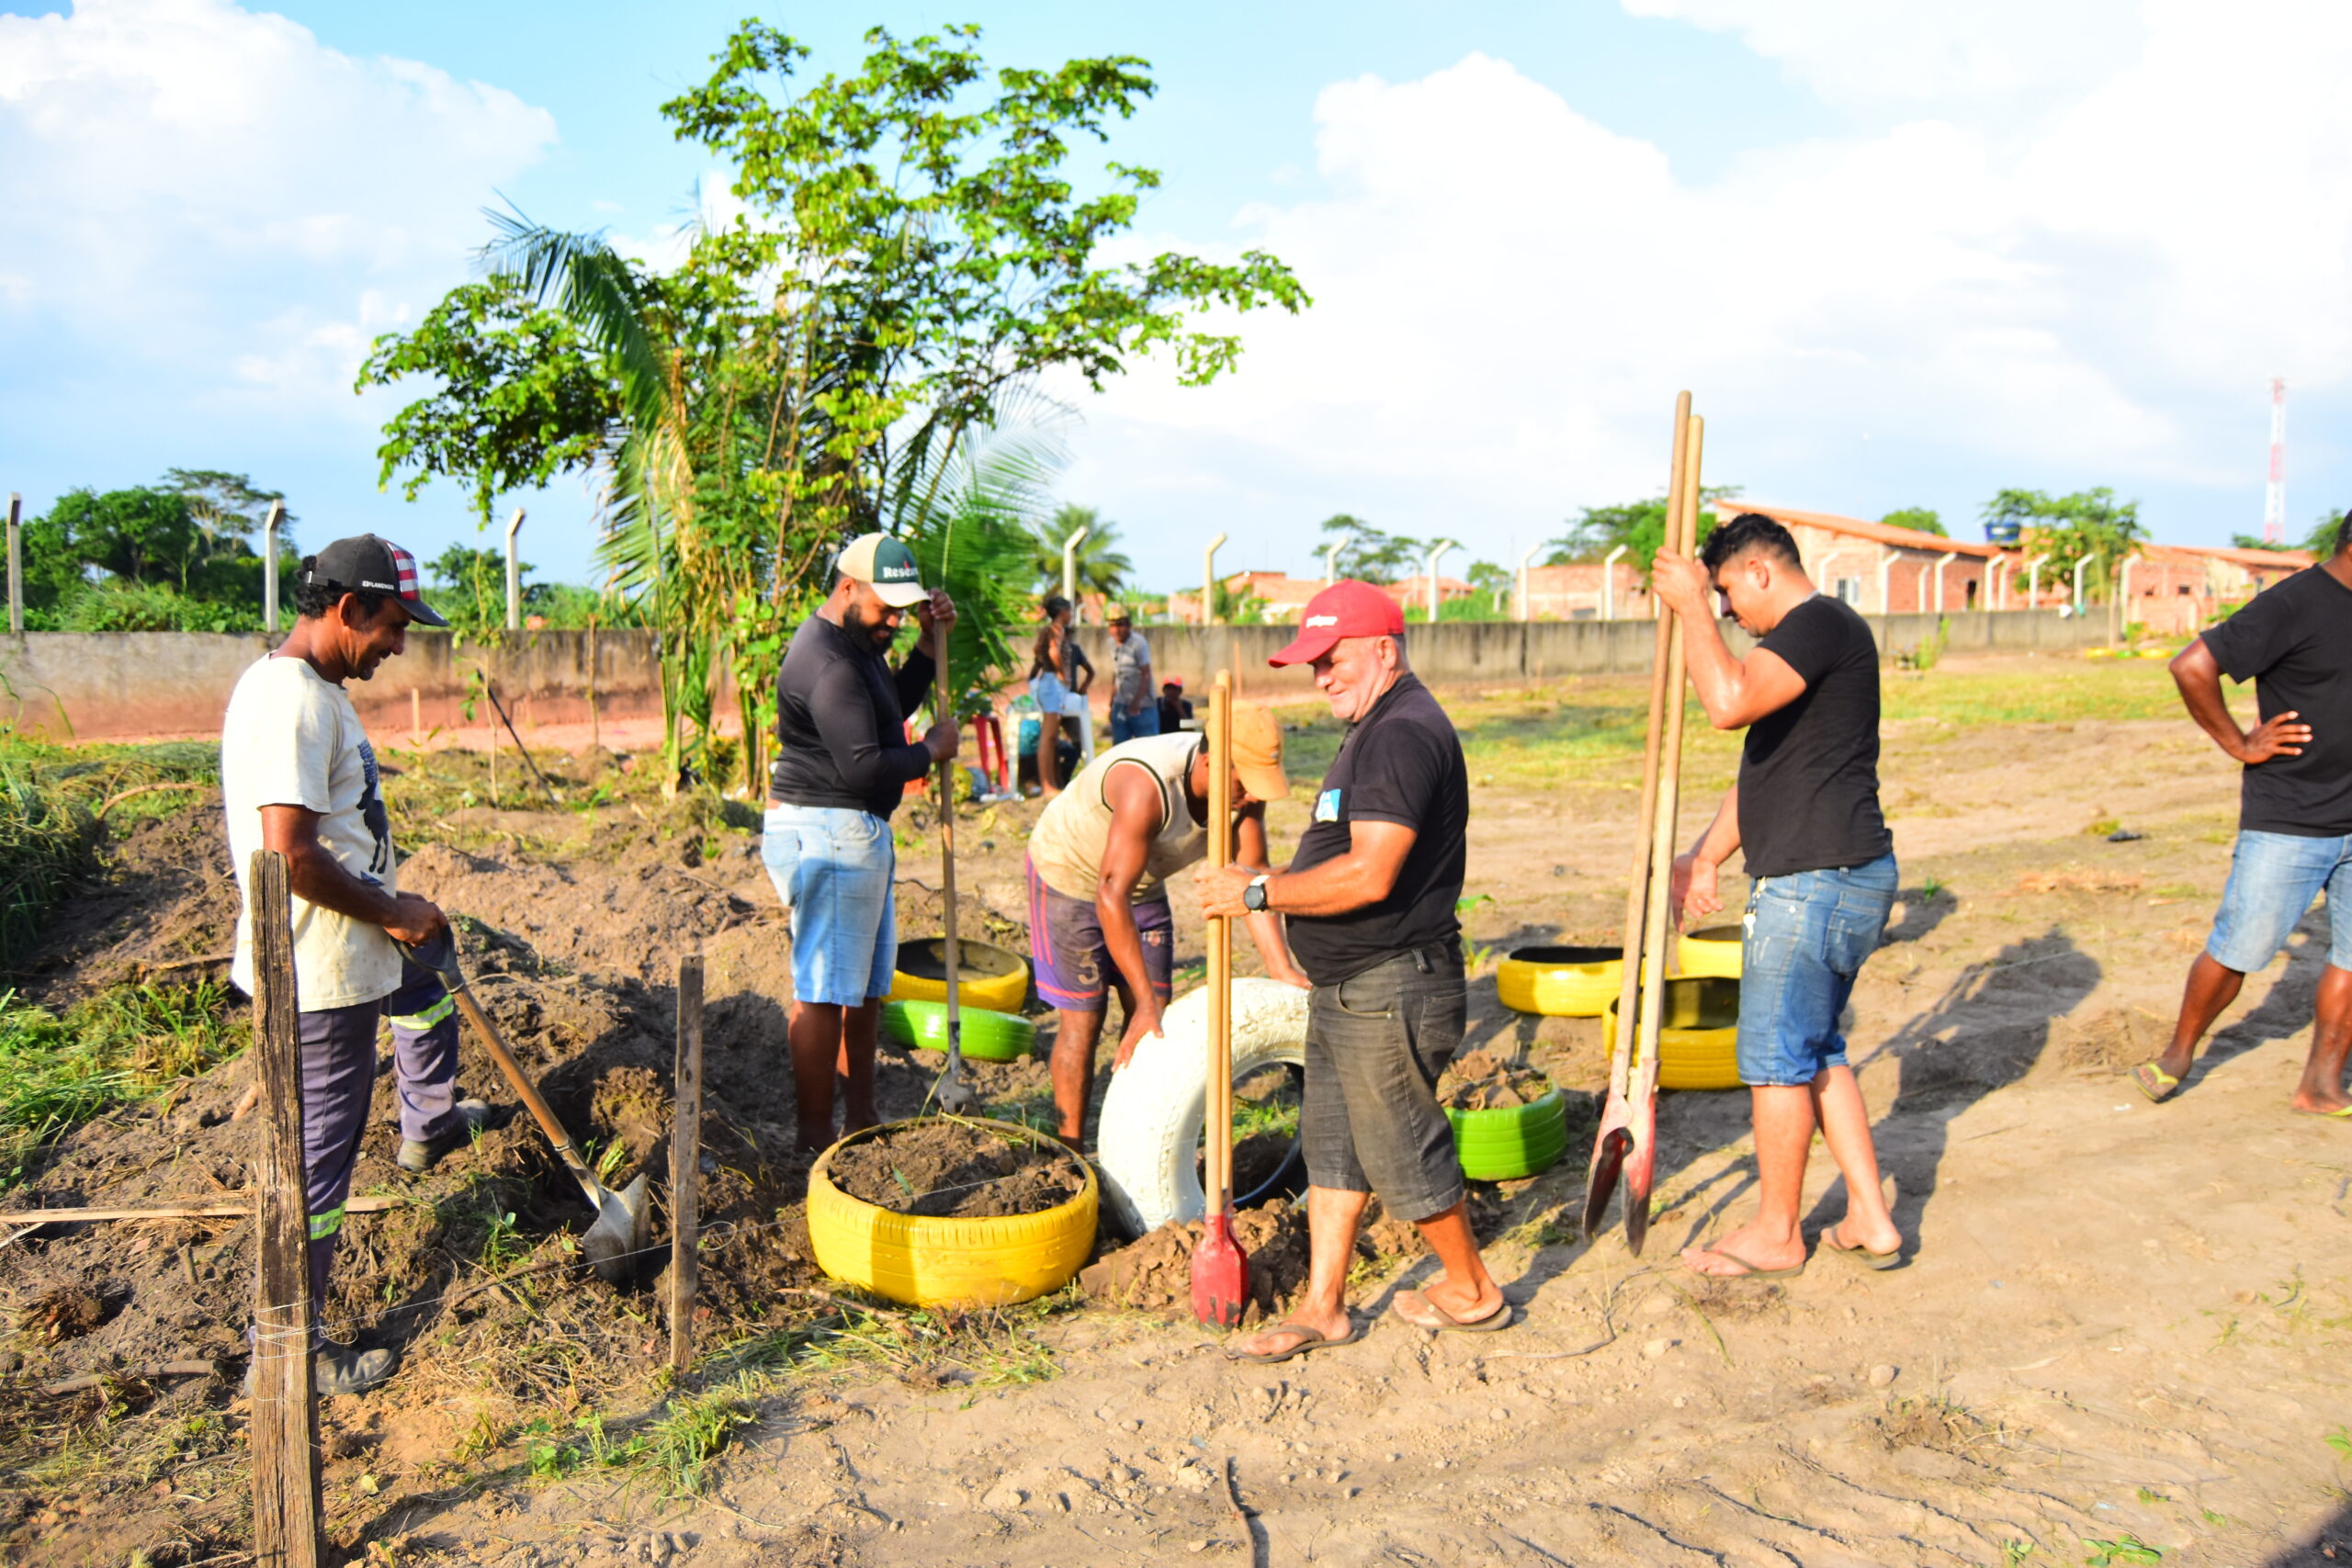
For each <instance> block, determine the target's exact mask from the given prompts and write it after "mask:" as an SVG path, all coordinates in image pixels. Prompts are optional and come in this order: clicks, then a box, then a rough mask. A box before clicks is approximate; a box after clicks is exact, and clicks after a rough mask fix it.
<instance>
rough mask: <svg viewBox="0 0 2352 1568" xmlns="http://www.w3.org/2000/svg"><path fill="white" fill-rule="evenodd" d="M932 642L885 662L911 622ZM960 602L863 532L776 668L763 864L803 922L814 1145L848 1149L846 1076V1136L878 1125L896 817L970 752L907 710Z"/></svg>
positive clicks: (804, 1045)
mask: <svg viewBox="0 0 2352 1568" xmlns="http://www.w3.org/2000/svg"><path fill="white" fill-rule="evenodd" d="M909 610H913V611H914V612H915V615H916V618H917V620H918V621H919V622H920V623H921V624H922V638H921V639H920V640H919V641H918V642H917V643H916V644H915V646H914V649H912V651H910V653H909V654H908V655H907V660H906V662H905V663H903V664H901V665H899V668H898V669H897V671H892V670H891V669H890V667H889V665H888V663H887V662H885V660H887V658H888V654H889V652H890V645H891V643H893V642H894V641H896V640H897V638H898V636H899V627H900V626H902V625H904V624H905V621H906V616H907V612H908V611H909ZM955 625H956V606H955V604H953V603H952V602H951V601H950V600H949V599H948V597H947V595H946V593H945V592H942V591H941V590H938V589H933V590H930V591H929V592H926V591H925V590H924V588H923V586H922V581H921V578H920V574H919V573H918V572H917V571H916V570H915V558H914V554H913V552H912V551H910V550H909V549H908V548H907V547H906V546H905V545H904V544H902V543H900V542H899V540H897V539H894V538H892V537H890V536H888V534H861V535H860V536H857V537H856V538H854V539H852V540H851V541H850V542H849V544H848V545H847V546H846V547H844V548H843V549H842V553H841V554H840V555H839V556H838V557H836V558H834V562H833V588H832V592H831V593H829V594H827V595H826V597H825V602H824V603H823V604H820V605H819V606H818V607H817V612H816V614H814V615H810V616H809V618H808V619H807V620H805V621H803V622H801V623H800V629H799V630H797V631H796V632H794V633H793V634H792V643H791V646H790V647H788V648H787V649H785V654H784V664H783V667H782V668H781V669H779V670H778V671H777V672H776V683H775V685H776V701H775V739H776V751H775V761H774V762H773V763H771V764H770V765H769V768H768V809H767V818H766V823H765V829H766V830H765V833H764V835H763V838H762V840H761V848H760V854H761V859H762V860H763V862H764V863H765V864H766V866H767V872H768V880H769V881H771V882H773V883H775V890H776V896H777V897H780V898H781V899H783V900H784V907H785V908H786V911H787V912H789V914H790V915H791V917H792V1014H791V1017H790V1019H789V1021H787V1022H786V1026H785V1028H786V1036H787V1038H788V1039H789V1041H790V1043H791V1052H792V1083H793V1089H794V1092H795V1093H796V1094H797V1096H798V1100H799V1107H798V1121H799V1123H800V1127H799V1133H800V1145H801V1147H802V1148H803V1149H805V1150H807V1151H809V1153H812V1154H813V1153H815V1152H816V1151H818V1150H820V1149H822V1148H823V1147H824V1146H825V1145H828V1144H830V1143H831V1142H832V1141H833V1074H834V1070H835V1068H836V1067H837V1066H838V1067H839V1069H840V1071H841V1074H842V1077H843V1078H844V1079H845V1080H846V1081H847V1085H848V1089H849V1095H848V1099H849V1104H848V1107H847V1111H848V1118H847V1121H848V1124H847V1126H846V1127H844V1128H843V1131H844V1132H851V1133H854V1132H856V1131H857V1130H858V1129H859V1128H861V1127H871V1126H873V1125H874V1123H875V1122H876V1121H877V1120H879V1117H878V1116H877V1114H876V1111H875V1109H874V1035H875V1031H876V1028H877V1027H879V1025H880V1023H881V1021H882V998H884V997H886V996H888V995H889V994H890V974H891V971H892V969H893V968H894V967H895V966H896V965H897V964H898V957H899V906H898V899H897V896H896V893H895V891H894V879H895V877H896V875H897V873H898V864H899V859H898V850H897V848H896V846H895V844H894V842H893V840H891V837H890V814H891V813H892V812H893V811H896V810H897V809H898V808H899V800H900V799H901V798H902V797H903V796H904V795H905V794H906V787H907V785H908V784H912V783H913V782H914V781H915V780H917V779H919V778H921V777H922V776H923V774H925V773H928V772H930V771H931V767H932V764H933V763H934V762H944V761H949V760H950V759H952V758H953V757H954V756H955V755H956V716H955V715H954V714H952V713H940V714H934V715H933V718H932V726H931V728H930V729H928V730H927V731H925V732H924V734H923V738H922V739H921V740H920V741H917V742H915V743H913V744H912V745H910V744H909V743H908V741H907V739H906V716H907V715H908V714H910V713H911V712H913V711H914V710H915V709H916V708H918V707H920V706H921V705H922V703H923V701H924V699H925V698H926V697H928V696H929V695H930V693H931V685H932V672H933V669H934V667H935V666H934V661H935V660H940V659H943V658H944V656H945V654H946V650H947V634H948V632H949V631H950V630H951V629H952V628H953V627H954V626H955Z"/></svg>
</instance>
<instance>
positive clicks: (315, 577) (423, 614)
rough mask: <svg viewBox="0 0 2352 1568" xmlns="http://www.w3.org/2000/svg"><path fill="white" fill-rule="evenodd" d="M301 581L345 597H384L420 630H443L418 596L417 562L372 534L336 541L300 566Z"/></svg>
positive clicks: (427, 606)
mask: <svg viewBox="0 0 2352 1568" xmlns="http://www.w3.org/2000/svg"><path fill="white" fill-rule="evenodd" d="M302 581H304V582H306V583H310V584H311V585H313V586H316V587H321V588H339V589H341V590H343V591H344V592H346V593H384V594H389V595H390V596H391V597H392V598H394V599H397V600H399V601H400V602H401V604H402V605H403V606H404V607H406V609H407V610H408V614H409V619H411V620H413V621H414V622H416V623H417V624H418V625H419V626H447V625H448V624H449V623H448V622H447V621H445V620H443V619H442V618H441V616H440V615H438V614H437V613H436V612H435V610H434V608H433V606H432V605H430V604H426V603H425V602H424V595H423V594H421V593H419V592H417V587H416V558H415V557H414V556H413V555H411V554H409V553H408V552H407V551H406V550H404V549H402V548H401V547H399V546H398V545H396V544H394V543H392V542H391V541H390V539H379V538H378V537H377V536H375V535H373V534H358V535H355V536H352V537H350V538H348V539H337V540H336V541H335V542H334V544H332V545H329V546H328V547H326V548H325V549H322V550H321V551H320V552H319V553H318V554H317V555H314V556H311V557H310V558H307V559H305V560H304V561H303V562H302Z"/></svg>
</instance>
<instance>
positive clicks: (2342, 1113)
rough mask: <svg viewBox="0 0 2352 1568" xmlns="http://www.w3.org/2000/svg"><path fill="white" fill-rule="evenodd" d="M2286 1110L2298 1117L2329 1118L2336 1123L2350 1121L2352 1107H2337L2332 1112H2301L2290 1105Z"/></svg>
mask: <svg viewBox="0 0 2352 1568" xmlns="http://www.w3.org/2000/svg"><path fill="white" fill-rule="evenodd" d="M2287 1109H2288V1110H2290V1111H2294V1112H2295V1114H2296V1115H2298V1116H2331V1117H2334V1118H2335V1120H2336V1121H2338V1122H2342V1121H2346V1120H2347V1119H2352V1105H2339V1106H2337V1107H2336V1108H2335V1110H2333V1111H2301V1110H2297V1109H2296V1108H2295V1107H2294V1106H2291V1105H2290V1106H2289V1107H2288V1108H2287Z"/></svg>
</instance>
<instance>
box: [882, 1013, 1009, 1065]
mask: <svg viewBox="0 0 2352 1568" xmlns="http://www.w3.org/2000/svg"><path fill="white" fill-rule="evenodd" d="M956 1021H957V1023H958V1024H959V1025H960V1026H961V1028H962V1032H963V1036H964V1055H967V1056H969V1057H971V1058H973V1059H974V1060H975V1061H981V1062H1017V1061H1019V1060H1020V1059H1021V1058H1022V1057H1023V1056H1026V1055H1029V1054H1030V1053H1031V1052H1033V1051H1035V1049H1036V1048H1037V1026H1036V1025H1035V1024H1034V1023H1032V1022H1030V1021H1028V1020H1027V1019H1025V1018H1018V1017H1015V1016H1014V1015H1013V1014H1012V1013H1009V1012H990V1011H989V1010H988V1009H986V1008H960V1009H958V1010H957V1014H956ZM882 1038H883V1039H885V1040H888V1041H889V1042H890V1043H893V1044H897V1045H916V1046H920V1047H922V1049H923V1050H925V1051H944V1050H946V1049H947V1004H946V1003H945V1002H884V1003H883V1004H882Z"/></svg>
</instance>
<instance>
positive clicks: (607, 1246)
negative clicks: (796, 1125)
mask: <svg viewBox="0 0 2352 1568" xmlns="http://www.w3.org/2000/svg"><path fill="white" fill-rule="evenodd" d="M400 949H401V952H402V953H406V954H408V955H409V956H410V957H411V958H413V959H414V960H416V962H417V963H419V964H424V966H425V967H426V968H427V969H430V970H432V971H433V972H434V973H435V974H436V975H438V976H441V983H442V984H443V985H445V986H447V987H449V995H450V996H451V997H452V998H454V999H455V1000H456V1001H457V1004H458V1011H459V1012H462V1013H464V1014H465V1015H466V1021H467V1022H468V1023H470V1024H472V1025H473V1026H474V1032H475V1033H476V1034H478V1035H480V1036H481V1043H482V1048H483V1049H484V1050H486V1051H488V1052H489V1053H490V1059H491V1060H492V1061H493V1062H495V1063H497V1064H498V1070H499V1073H500V1074H501V1075H502V1076H503V1077H504V1078H505V1079H506V1081H507V1083H508V1084H510V1085H512V1086H513V1088H514V1090H515V1094H516V1096H517V1097H519V1098H520V1099H521V1100H522V1101H523V1103H524V1105H525V1106H526V1107H528V1108H529V1110H530V1112H531V1120H532V1121H534V1122H537V1123H538V1124H539V1131H540V1132H542V1133H545V1134H547V1136H548V1143H550V1144H553V1145H555V1152H556V1157H557V1158H559V1159H560V1160H562V1161H563V1168H565V1169H566V1170H568V1171H570V1172H571V1179H573V1180H574V1181H577V1182H578V1183H580V1192H581V1196H582V1197H584V1198H586V1199H587V1200H588V1201H589V1204H590V1205H591V1206H592V1207H594V1209H595V1211H596V1219H595V1222H594V1224H591V1225H590V1226H589V1227H588V1229H587V1230H586V1231H585V1232H583V1233H582V1235H581V1237H580V1250H581V1251H582V1252H584V1253H586V1254H587V1255H588V1261H589V1263H590V1264H591V1265H592V1266H593V1267H594V1269H595V1270H596V1275H597V1277H598V1278H599V1279H601V1280H605V1282H606V1283H607V1284H614V1285H617V1284H621V1283H623V1282H625V1281H626V1280H628V1277H629V1276H630V1275H631V1274H633V1273H635V1272H636V1270H637V1261H636V1260H637V1258H639V1257H640V1256H641V1255H643V1254H644V1252H645V1250H646V1247H647V1245H648V1244H649V1243H650V1241H651V1240H652V1237H653V1209H652V1206H651V1205H650V1204H649V1203H648V1202H647V1201H646V1200H645V1173H644V1172H643V1171H639V1173H638V1177H637V1179H636V1180H635V1181H632V1182H630V1183H629V1184H628V1189H627V1190H624V1191H619V1192H616V1191H614V1190H612V1189H611V1188H609V1187H607V1186H605V1184H604V1183H603V1182H601V1181H599V1180H597V1179H596V1173H595V1172H594V1171H593V1170H590V1169H589V1168H588V1162H587V1161H586V1160H584V1159H582V1158H581V1157H580V1151H579V1150H578V1149H576V1148H574V1147H573V1146H572V1143H571V1134H569V1133H567V1132H565V1131H564V1130H563V1123H562V1122H559V1121H557V1120H556V1117H555V1112H554V1111H552V1110H551V1109H549V1108H548V1102H547V1101H546V1100H543V1099H541V1098H540V1096H539V1091H538V1090H537V1089H536V1088H535V1087H533V1085H532V1083H531V1080H530V1079H528V1078H526V1077H524V1076H523V1065H522V1064H521V1063H520V1062H517V1061H516V1060H515V1054H514V1053H513V1052H511V1051H509V1050H508V1049H507V1048H506V1042H505V1041H504V1040H503V1039H502V1038H500V1036H499V1033H498V1026H497V1025H496V1024H494V1023H492V1022H491V1021H490V1015H489V1014H487V1013H485V1012H483V1011H482V1010H481V1004H480V1003H478V1002H476V1001H475V1000H474V994H473V992H472V991H471V990H470V989H469V988H468V987H467V985H466V974H465V971H464V970H463V969H461V968H459V967H458V939H457V936H456V934H455V933H454V932H452V931H450V930H449V929H448V928H447V927H446V926H445V927H443V928H442V931H441V934H440V935H439V936H437V937H435V938H434V939H433V940H432V941H431V942H428V943H426V944H425V945H424V946H423V947H411V946H409V945H408V943H406V942H401V944H400Z"/></svg>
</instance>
